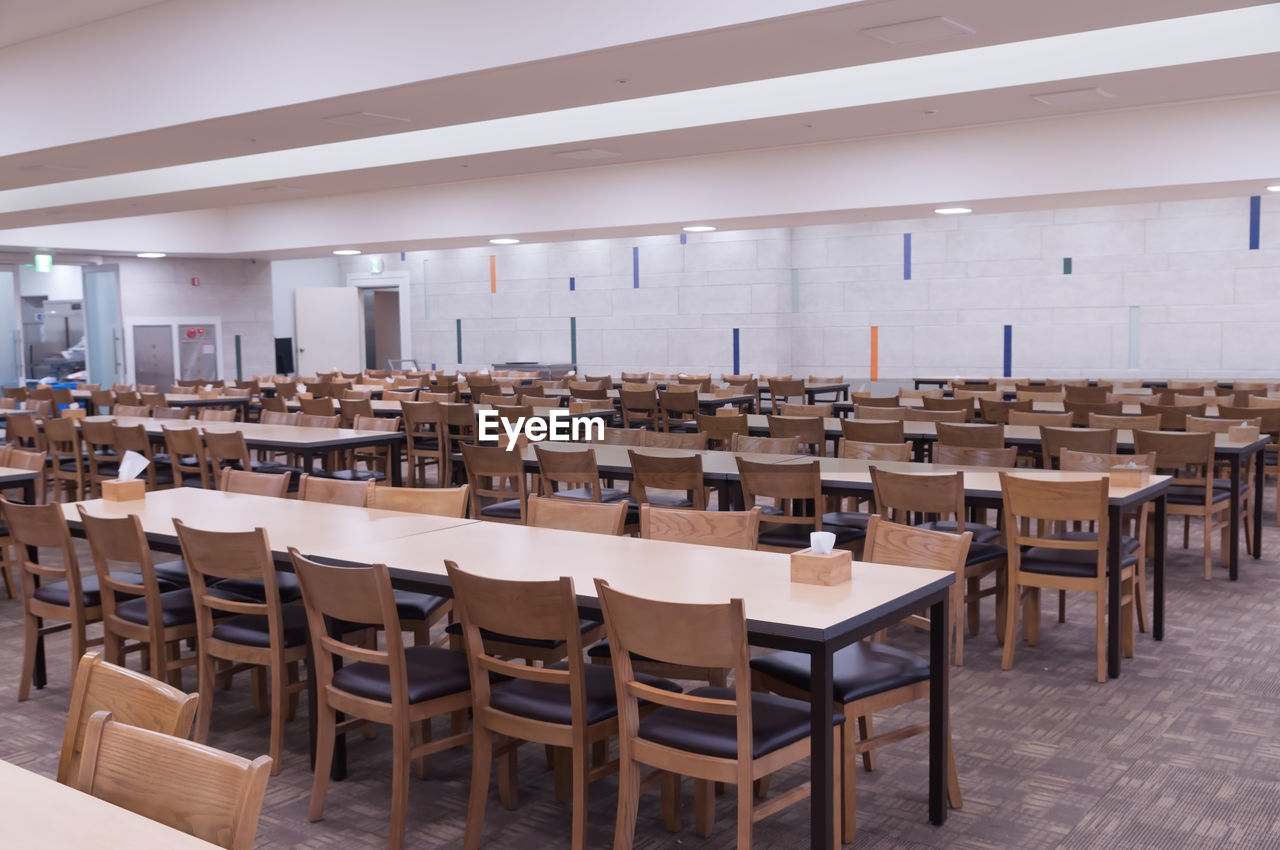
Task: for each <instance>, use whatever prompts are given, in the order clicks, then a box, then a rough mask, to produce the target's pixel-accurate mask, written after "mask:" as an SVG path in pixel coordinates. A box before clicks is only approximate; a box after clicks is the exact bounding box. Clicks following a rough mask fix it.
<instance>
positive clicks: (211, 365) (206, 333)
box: [178, 325, 218, 381]
mask: <svg viewBox="0 0 1280 850" xmlns="http://www.w3.org/2000/svg"><path fill="white" fill-rule="evenodd" d="M178 362H179V365H180V366H181V369H182V374H181V375H179V376H178V377H180V378H183V379H185V380H190V379H192V378H200V379H202V380H208V381H212V380H214V379H216V378H217V377H218V340H217V330H216V329H215V328H214V326H213V325H178Z"/></svg>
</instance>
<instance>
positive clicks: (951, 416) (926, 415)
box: [902, 407, 967, 423]
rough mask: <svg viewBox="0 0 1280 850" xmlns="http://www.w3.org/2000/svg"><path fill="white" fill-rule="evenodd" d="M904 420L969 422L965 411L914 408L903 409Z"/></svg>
mask: <svg viewBox="0 0 1280 850" xmlns="http://www.w3.org/2000/svg"><path fill="white" fill-rule="evenodd" d="M902 419H903V421H905V422H954V423H962V422H965V421H967V420H966V419H965V414H964V411H963V410H917V409H916V408H914V407H904V408H902Z"/></svg>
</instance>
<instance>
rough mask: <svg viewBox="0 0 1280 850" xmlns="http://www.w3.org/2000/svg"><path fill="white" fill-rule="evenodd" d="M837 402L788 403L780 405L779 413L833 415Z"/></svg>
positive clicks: (786, 414)
mask: <svg viewBox="0 0 1280 850" xmlns="http://www.w3.org/2000/svg"><path fill="white" fill-rule="evenodd" d="M835 406H836V405H835V402H833V401H828V402H823V403H821V404H787V403H785V402H784V403H781V404H779V405H778V413H779V415H781V416H831V415H833V413H834V411H835Z"/></svg>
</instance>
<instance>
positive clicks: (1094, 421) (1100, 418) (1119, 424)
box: [1089, 413, 1161, 431]
mask: <svg viewBox="0 0 1280 850" xmlns="http://www.w3.org/2000/svg"><path fill="white" fill-rule="evenodd" d="M1160 423H1161V416H1160V414H1159V413H1151V414H1148V415H1146V416H1105V415H1100V414H1097V413H1091V414H1090V415H1089V427H1090V428H1120V429H1125V430H1130V431H1159V430H1160Z"/></svg>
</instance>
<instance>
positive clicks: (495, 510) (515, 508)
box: [480, 499, 520, 519]
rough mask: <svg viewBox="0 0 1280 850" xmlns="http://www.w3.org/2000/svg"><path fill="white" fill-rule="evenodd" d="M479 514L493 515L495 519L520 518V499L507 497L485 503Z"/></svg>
mask: <svg viewBox="0 0 1280 850" xmlns="http://www.w3.org/2000/svg"><path fill="white" fill-rule="evenodd" d="M480 516H487V517H494V518H496V519H520V500H519V499H507V500H506V501H503V502H494V503H493V504H492V505H485V506H484V507H482V508H481V509H480Z"/></svg>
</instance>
